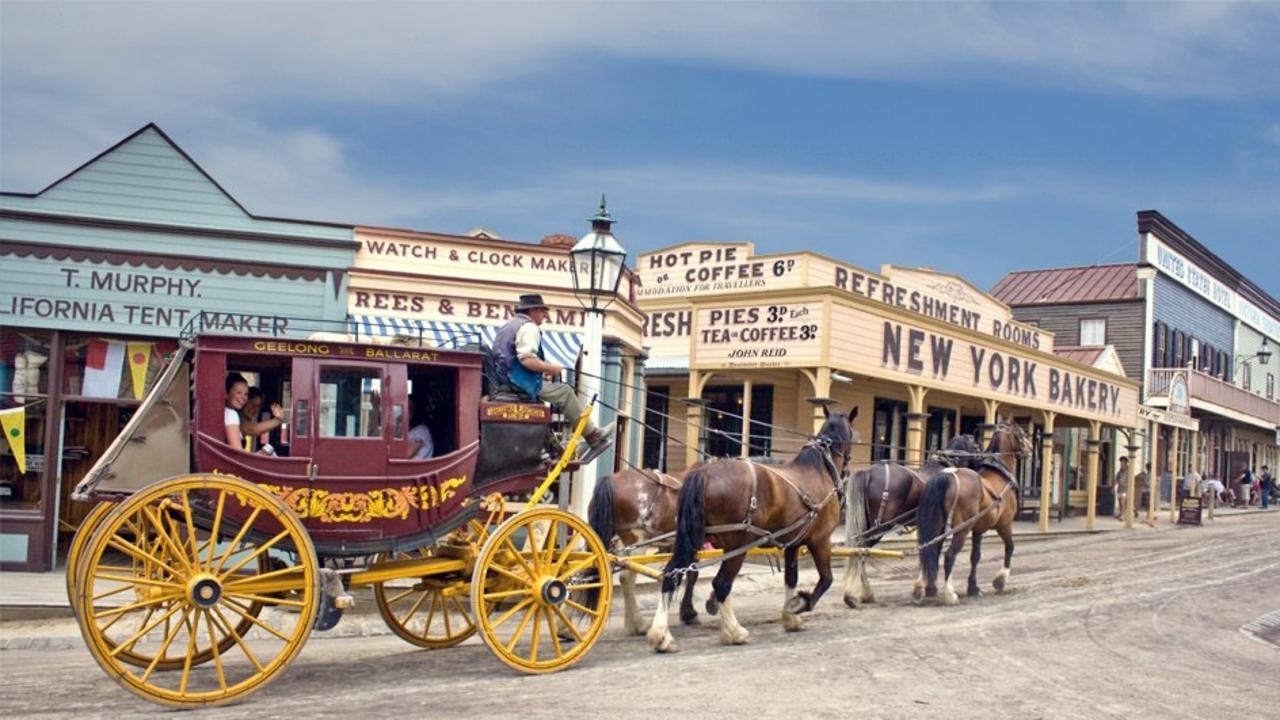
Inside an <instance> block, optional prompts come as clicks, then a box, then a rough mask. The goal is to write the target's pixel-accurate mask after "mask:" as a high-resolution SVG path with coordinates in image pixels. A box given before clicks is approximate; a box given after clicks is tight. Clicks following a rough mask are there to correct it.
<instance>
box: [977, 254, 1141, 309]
mask: <svg viewBox="0 0 1280 720" xmlns="http://www.w3.org/2000/svg"><path fill="white" fill-rule="evenodd" d="M991 294H992V295H994V296H995V297H997V298H999V299H1000V300H1001V301H1002V302H1004V303H1005V304H1006V305H1009V306H1011V307H1016V306H1019V305H1061V304H1068V303H1089V302H1108V301H1110V302H1114V301H1123V300H1137V299H1138V265H1137V264H1136V263H1121V264H1118V265H1087V266H1084V267H1065V268H1049V269H1047V270H1015V271H1014V272H1011V273H1009V274H1008V275H1005V276H1004V277H1003V278H1001V279H1000V282H998V283H996V286H995V287H994V288H992V289H991Z"/></svg>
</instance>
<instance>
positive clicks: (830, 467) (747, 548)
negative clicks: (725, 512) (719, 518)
mask: <svg viewBox="0 0 1280 720" xmlns="http://www.w3.org/2000/svg"><path fill="white" fill-rule="evenodd" d="M809 447H816V448H818V452H820V453H821V454H822V461H823V466H824V467H825V468H826V470H827V473H828V475H829V477H830V478H831V485H832V488H831V492H830V493H828V494H827V496H826V497H825V498H823V499H822V501H821V502H817V503H815V502H813V500H812V499H811V498H810V497H809V496H808V495H807V494H805V493H804V491H802V490H801V489H800V488H798V487H796V485H795V483H793V482H791V480H789V479H787V478H786V477H784V476H783V475H781V474H779V473H778V472H776V471H774V470H772V469H771V468H769V466H767V465H760V467H762V468H765V470H766V471H767V472H769V473H771V474H772V475H773V477H776V478H778V479H779V480H782V481H783V482H785V483H786V484H787V485H790V486H791V488H792V489H793V490H795V491H796V494H797V495H799V496H800V501H801V502H802V503H804V505H805V507H806V508H808V512H806V513H805V514H804V515H803V516H801V517H800V519H799V520H796V521H795V522H793V523H791V524H790V525H787V526H786V527H784V528H782V529H780V530H774V531H769V530H765V529H763V528H759V527H756V526H755V525H754V524H753V523H752V522H751V518H752V515H754V514H755V511H756V509H757V507H758V503H757V500H756V490H757V488H758V484H759V478H758V477H757V475H756V472H755V468H756V466H757V463H753V462H751V460H750V459H749V458H744V459H743V462H745V463H746V464H747V467H749V468H751V501H750V503H749V504H748V506H747V516H746V517H745V518H743V521H742V522H740V523H732V524H729V525H711V526H709V527H707V529H706V532H707V534H709V535H714V534H719V533H727V532H748V533H751V534H752V535H755V536H756V539H755V540H752V541H751V542H749V543H747V544H746V545H740V546H738V547H736V548H734V549H732V550H727V551H725V552H724V553H723V554H722V555H720V556H719V557H714V558H707V559H705V560H698V561H695V562H693V563H691V564H690V565H689V566H688V567H683V568H676V569H675V570H672V571H671V572H670V575H672V576H674V577H675V578H676V579H677V581H678V580H679V578H680V577H681V576H683V575H684V574H685V573H687V572H697V571H698V570H701V569H702V568H704V567H708V566H710V565H714V564H716V563H722V562H724V561H726V560H730V559H732V558H735V557H738V556H739V555H745V554H747V553H749V552H751V551H752V550H754V549H756V548H758V547H761V546H763V545H770V546H772V547H777V548H781V549H783V550H786V549H789V548H790V547H791V546H792V545H795V544H796V543H798V542H799V541H800V539H801V538H803V537H805V536H806V535H807V534H808V531H809V527H810V526H811V525H813V522H814V520H816V519H817V517H818V513H819V512H821V511H822V508H824V507H826V505H827V503H828V502H831V498H832V497H838V498H839V499H840V507H842V508H843V507H844V492H843V490H844V489H843V487H841V485H842V483H841V482H840V471H839V470H837V469H836V464H835V460H834V459H833V458H832V457H831V455H832V453H833V452H834V451H833V450H832V449H831V446H830V444H829V443H827V442H823V441H820V440H814V441H812V442H810V443H809ZM842 454H846V453H842ZM797 530H798V531H799V532H796V531H797ZM792 532H796V534H795V536H794V537H792V538H791V539H790V540H788V541H787V542H785V543H783V544H781V545H779V544H778V542H777V540H778V538H779V537H782V536H784V535H787V534H789V533H792Z"/></svg>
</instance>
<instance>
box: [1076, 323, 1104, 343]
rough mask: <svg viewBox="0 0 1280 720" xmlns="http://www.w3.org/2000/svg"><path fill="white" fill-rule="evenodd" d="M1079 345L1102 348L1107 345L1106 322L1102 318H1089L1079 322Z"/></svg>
mask: <svg viewBox="0 0 1280 720" xmlns="http://www.w3.org/2000/svg"><path fill="white" fill-rule="evenodd" d="M1080 344H1081V345H1086V346H1090V347H1093V346H1102V345H1106V344H1107V321H1106V320H1105V319H1102V318H1089V319H1086V320H1081V321H1080Z"/></svg>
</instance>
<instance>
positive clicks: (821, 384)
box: [812, 367, 831, 434]
mask: <svg viewBox="0 0 1280 720" xmlns="http://www.w3.org/2000/svg"><path fill="white" fill-rule="evenodd" d="M816 370H817V374H816V378H815V380H814V383H813V395H814V397H818V398H829V397H831V368H829V367H820V368H816ZM822 408H823V405H822V404H814V406H813V430H812V432H814V433H815V434H816V433H817V432H818V431H820V430H822V426H823V425H825V424H826V422H827V414H826V413H824V412H823V411H822Z"/></svg>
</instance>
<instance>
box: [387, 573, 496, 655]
mask: <svg viewBox="0 0 1280 720" xmlns="http://www.w3.org/2000/svg"><path fill="white" fill-rule="evenodd" d="M431 557H435V549H434V548H422V549H420V550H415V551H414V552H412V553H397V554H396V555H395V556H394V557H392V556H391V555H390V554H387V553H383V554H382V555H379V556H378V560H377V562H385V561H387V560H392V559H395V560H409V559H423V558H431ZM409 581H410V583H411V584H406V583H404V582H399V583H397V582H395V581H390V582H386V583H377V584H376V585H374V586H373V595H374V597H375V598H376V599H377V601H378V612H379V613H381V614H382V619H383V620H384V621H385V622H386V623H387V627H389V628H391V632H393V633H395V634H396V635H398V636H399V637H400V638H401V639H402V640H405V641H406V642H410V643H413V644H414V645H417V646H418V647H424V648H430V649H433V650H435V649H439V648H447V647H453V646H454V645H457V644H458V643H460V642H462V641H463V640H466V639H467V638H469V637H471V636H472V635H474V634H475V632H476V623H475V620H473V619H472V618H471V600H470V598H469V595H470V591H471V587H470V584H469V583H467V582H466V580H465V578H463V577H460V576H456V575H452V574H451V575H444V576H440V577H434V576H430V575H428V576H426V577H419V578H409Z"/></svg>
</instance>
